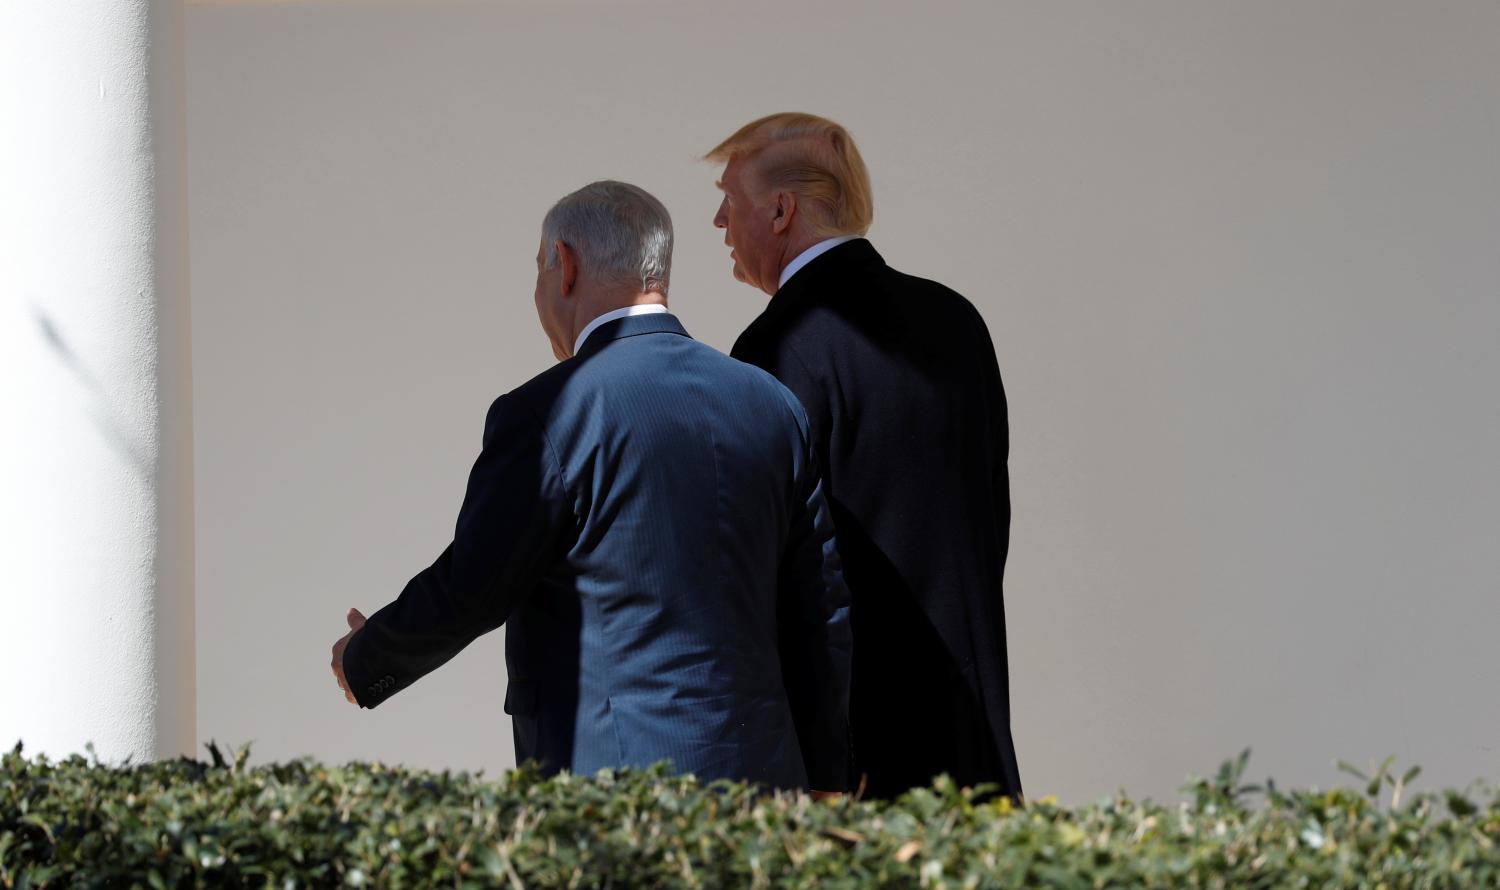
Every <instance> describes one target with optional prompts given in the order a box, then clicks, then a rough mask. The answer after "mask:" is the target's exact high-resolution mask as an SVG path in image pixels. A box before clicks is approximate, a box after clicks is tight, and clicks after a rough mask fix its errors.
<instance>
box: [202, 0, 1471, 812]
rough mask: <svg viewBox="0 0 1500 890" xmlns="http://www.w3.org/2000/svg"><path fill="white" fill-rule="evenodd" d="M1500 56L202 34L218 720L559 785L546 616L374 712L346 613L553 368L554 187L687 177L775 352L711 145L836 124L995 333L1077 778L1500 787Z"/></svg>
mask: <svg viewBox="0 0 1500 890" xmlns="http://www.w3.org/2000/svg"><path fill="white" fill-rule="evenodd" d="M1497 46H1500V5H1495V4H1492V3H1487V2H1475V3H1422V4H1414V3H1397V2H1328V3H1317V4H1292V3H1279V4H1259V3H1258V4H1248V3H1219V2H1211V3H1201V2H1186V0H1183V2H1140V3H1129V4H1116V3H1102V2H1101V3H1091V4H1082V3H1072V2H1063V3H1042V2H1037V3H1024V4H1014V3H988V2H986V3H973V4H966V5H943V4H925V3H924V4H905V3H899V4H893V3H865V2H830V3H817V4H804V3H783V2H761V3H755V4H737V5H733V6H729V5H721V4H708V3H697V2H666V0H660V2H658V0H636V2H627V3H603V2H582V0H580V2H568V3H555V4H554V3H539V2H537V3H488V4H468V5H451V6H450V5H434V4H420V5H413V6H411V7H406V8H403V7H402V6H400V5H382V6H362V5H359V4H334V5H323V6H320V5H311V6H304V5H270V6H263V5H257V6H245V7H236V6H212V7H199V8H193V9H190V10H189V16H188V52H189V71H188V73H189V154H190V212H191V245H192V285H193V299H194V307H193V334H194V354H193V367H194V373H195V380H194V400H195V402H194V415H195V418H196V442H195V446H196V461H197V464H196V471H197V517H198V518H197V523H198V563H197V571H198V585H197V586H198V605H197V623H198V629H199V643H198V653H199V655H198V672H199V675H198V695H199V707H198V715H199V717H198V720H199V723H198V726H199V734H200V737H201V740H203V741H206V740H208V739H209V738H217V739H219V740H220V741H222V742H231V743H237V742H243V741H249V740H254V741H255V744H256V748H255V753H256V755H257V759H268V758H284V757H290V756H295V755H299V754H304V753H306V754H314V755H317V756H320V757H324V758H330V759H333V760H344V759H348V758H356V757H359V758H378V759H381V760H384V761H387V762H406V763H410V764H416V765H424V766H433V767H454V768H471V769H472V768H478V767H486V768H488V769H489V770H490V771H492V772H493V771H494V770H497V769H500V768H503V767H505V766H508V765H509V764H510V763H511V762H512V757H513V753H512V747H511V742H510V728H509V724H508V722H507V719H506V718H505V716H504V715H503V714H502V713H501V711H500V704H501V701H502V698H503V693H504V687H505V675H504V665H503V660H502V641H501V634H500V633H496V634H494V635H492V636H490V637H486V638H483V639H481V640H479V641H478V642H477V643H476V644H474V645H473V646H471V647H470V648H469V649H468V650H467V651H466V652H465V653H464V654H463V655H461V656H460V657H459V658H457V659H456V660H455V661H453V662H452V663H450V664H449V665H448V666H446V667H445V668H443V669H442V670H440V671H439V672H437V673H436V674H433V675H431V676H429V677H428V678H426V679H424V680H423V681H422V682H421V683H420V684H418V685H417V686H416V687H414V688H412V689H410V690H408V691H406V692H403V693H402V694H401V695H399V696H398V697H396V698H395V699H393V700H392V701H391V702H389V703H388V704H386V705H384V706H382V707H381V708H379V709H378V710H376V711H373V712H367V711H357V710H356V709H354V708H352V707H350V706H349V705H347V704H345V703H344V702H343V700H342V698H341V697H340V696H339V694H338V692H337V691H336V689H335V688H334V685H333V683H332V680H331V678H330V676H329V673H328V667H327V663H328V662H327V655H328V647H329V646H330V644H331V643H332V642H333V640H334V639H335V638H336V637H337V636H338V635H339V634H340V633H341V632H342V615H343V612H344V609H345V608H346V607H348V606H350V605H357V606H359V607H361V608H363V609H365V610H366V611H371V610H374V609H375V608H377V607H379V606H380V605H382V604H383V603H385V602H387V601H388V600H389V599H391V598H392V597H394V596H395V594H396V593H397V592H398V591H399V590H400V589H401V587H402V585H403V584H404V583H405V581H406V579H407V578H408V577H410V576H411V575H412V574H413V573H414V572H416V571H418V570H419V569H421V568H422V567H424V566H425V565H427V563H428V562H429V561H430V560H431V559H432V558H434V557H435V556H436V555H437V554H438V552H439V551H441V550H442V548H443V547H444V546H445V544H446V543H447V541H448V540H449V538H450V536H451V533H452V525H453V520H454V518H455V516H456V513H457V508H458V504H459V500H460V498H461V496H462V491H463V485H464V480H465V478H466V476H467V472H468V469H469V465H470V463H471V461H472V460H473V458H474V456H475V454H476V453H477V449H478V445H479V436H480V430H481V426H482V423H483V417H484V412H485V409H486V407H487V406H488V404H489V402H490V400H491V399H492V398H494V397H495V396H496V395H498V394H499V393H501V392H504V391H506V390H507V389H509V388H511V387H513V386H515V385H517V384H519V383H521V382H522V381H524V380H526V379H527V378H529V377H530V376H532V375H533V374H535V373H537V372H538V371H540V370H542V369H543V368H545V367H546V366H547V365H548V364H549V363H550V362H551V356H550V352H549V350H548V348H547V346H546V342H545V340H544V338H543V337H542V335H541V334H540V332H539V329H538V327H537V324H536V320H535V316H534V313H533V310H532V306H531V300H530V294H531V288H532V283H533V276H534V266H533V258H534V255H535V251H536V246H537V237H538V230H539V224H540V220H541V217H542V214H543V213H544V212H545V211H546V209H547V207H548V206H549V204H550V203H551V202H552V201H553V200H554V199H556V198H557V197H559V196H560V195H562V194H563V193H565V192H566V191H569V190H571V189H572V188H574V187H576V186H578V185H580V184H582V183H584V182H586V181H589V180H592V179H596V178H602V177H614V178H621V179H626V180H629V181H631V182H635V183H637V184H639V185H641V186H643V187H645V188H647V189H649V190H651V191H652V192H654V193H655V194H657V195H658V196H659V197H660V198H662V200H663V201H664V202H665V203H666V204H667V206H668V207H669V208H670V209H671V210H672V212H673V214H674V217H675V220H676V224H677V228H678V241H677V252H676V260H677V262H676V268H675V270H674V276H673V292H672V304H673V306H674V308H675V310H676V311H677V312H678V313H679V314H680V316H681V317H682V318H683V320H684V321H685V323H686V325H687V326H688V329H689V330H690V331H692V332H693V333H694V334H696V335H697V336H698V337H699V339H702V340H704V341H706V342H707V343H709V344H712V345H714V346H716V347H719V348H720V349H726V350H727V349H728V348H729V346H730V344H731V343H732V342H733V339H734V337H735V335H736V334H737V333H738V332H739V331H740V330H741V329H742V328H743V327H744V326H745V325H746V324H747V323H748V322H749V321H750V319H751V318H753V317H754V315H755V314H756V313H757V312H758V311H759V309H760V307H762V306H763V305H764V297H763V296H761V295H760V294H759V293H758V292H755V291H752V290H750V289H749V288H747V287H745V286H743V285H739V284H736V283H735V282H733V281H732V280H731V278H730V277H729V262H728V258H727V250H726V248H724V246H723V244H722V242H721V239H720V236H719V233H717V232H716V231H714V230H713V229H712V228H711V226H710V220H711V218H712V216H713V213H714V210H715V207H716V204H717V200H718V198H717V193H716V192H715V190H714V188H713V185H712V183H713V180H714V178H715V175H716V173H717V172H718V171H717V170H716V169H715V168H713V167H711V166H708V165H704V164H701V163H698V162H697V161H695V156H696V155H697V154H701V153H702V152H703V151H704V150H706V149H707V148H709V147H710V146H711V145H713V144H714V143H715V142H716V141H717V140H718V139H719V138H721V137H722V136H724V135H726V134H727V133H728V132H730V131H731V130H732V129H733V128H735V127H737V126H738V125H739V124H741V123H744V122H745V121H746V120H748V119H750V118H752V117H755V116H758V115H761V114H764V113H767V112H771V111H777V110H783V109H789V108H790V109H804V110H810V111H815V112H818V113H822V114H826V115H828V116H831V117H834V118H836V119H838V120H840V121H842V122H844V123H845V124H846V125H848V126H849V127H850V129H851V130H852V131H853V132H854V134H855V136H856V138H857V139H858V140H859V142H860V145H861V147H862V149H863V150H864V153H865V156H866V159H867V161H868V162H869V165H870V167H871V169H872V171H873V175H874V185H875V189H876V222H875V226H874V228H873V230H872V231H871V238H872V240H873V241H874V243H875V245H876V246H877V247H878V248H879V249H880V250H881V251H882V252H883V253H884V254H885V256H886V258H887V259H888V260H889V261H890V262H891V263H892V265H894V266H896V267H897V268H899V269H902V270H904V271H908V272H911V273H915V274H919V275H923V276H926V277H932V278H936V279H939V280H941V281H943V282H944V283H946V284H948V285H950V286H952V287H954V288H956V289H957V290H959V291H960V292H962V293H964V294H966V295H967V296H968V297H969V298H970V299H972V300H973V301H974V302H975V304H976V305H977V306H978V307H979V308H980V310H981V311H982V312H983V314H984V317H985V319H986V320H987V322H988V324H989V326H990V329H991V331H992V332H993V334H994V339H995V342H996V346H997V350H998V352H999V358H1000V365H1001V369H1002V372H1003V374H1004V378H1005V382H1006V386H1007V389H1008V392H1009V396H1010V407H1011V421H1012V453H1011V469H1012V479H1013V497H1014V502H1015V520H1014V525H1013V530H1012V547H1011V553H1012V556H1011V562H1010V567H1009V570H1008V573H1007V578H1006V604H1007V610H1008V617H1009V622H1010V644H1011V669H1012V695H1013V707H1014V715H1015V718H1014V731H1015V735H1016V740H1017V744H1018V747H1019V751H1020V757H1021V770H1022V775H1023V778H1024V779H1025V782H1026V786H1027V790H1028V791H1029V792H1030V793H1032V794H1033V795H1040V794H1045V793H1049V792H1051V793H1056V794H1058V795H1060V796H1061V797H1062V798H1063V799H1064V800H1065V801H1080V800H1085V799H1090V798H1093V797H1096V796H1099V795H1103V794H1107V793H1109V792H1111V791H1113V790H1114V789H1116V788H1120V787H1124V788H1126V789H1129V790H1130V791H1132V792H1134V793H1136V794H1145V795H1153V796H1156V797H1158V798H1171V797H1173V796H1175V794H1176V789H1177V787H1178V786H1179V784H1180V783H1181V781H1182V780H1183V778H1184V776H1185V775H1186V774H1187V773H1188V772H1199V773H1202V772H1206V771H1209V770H1212V769H1213V768H1215V767H1216V766H1217V764H1218V763H1219V761H1220V760H1221V759H1223V758H1224V757H1227V756H1230V755H1232V754H1234V753H1236V752H1238V751H1239V750H1240V749H1241V748H1243V747H1245V746H1252V747H1253V748H1254V750H1255V755H1254V758H1253V760H1252V767H1251V772H1252V774H1254V775H1255V776H1257V777H1259V776H1264V775H1266V774H1267V773H1271V774H1274V775H1275V776H1276V778H1277V779H1278V781H1280V782H1283V783H1320V784H1327V783H1329V782H1331V781H1334V780H1335V779H1336V775H1337V774H1336V773H1335V771H1334V769H1333V767H1332V761H1333V759H1334V758H1337V757H1342V758H1346V759H1349V760H1354V761H1367V760H1369V759H1371V758H1379V757H1383V756H1384V755H1387V754H1395V755H1397V756H1398V757H1399V758H1400V759H1401V761H1402V762H1403V763H1413V762H1417V763H1421V764H1422V765H1423V766H1424V767H1425V768H1426V775H1425V777H1424V779H1423V780H1422V781H1423V782H1424V783H1425V784H1427V785H1433V784H1441V783H1460V784H1461V783H1464V782H1467V781H1468V780H1470V779H1473V778H1476V777H1478V776H1481V775H1484V776H1488V777H1489V778H1491V779H1495V778H1497V777H1500V710H1497V709H1496V708H1495V707H1494V706H1493V701H1494V696H1495V690H1496V689H1497V688H1500V659H1497V658H1496V657H1495V655H1494V647H1495V638H1496V637H1495V634H1496V628H1497V627H1500V580H1497V579H1500V555H1497V554H1500V547H1496V546H1495V543H1496V541H1497V540H1500V508H1497V504H1500V471H1497V469H1496V465H1495V456H1496V455H1497V454H1500V408H1497V405H1500V401H1497V399H1496V398H1495V394H1494V388H1495V384H1496V381H1497V380H1500V351H1497V349H1496V345H1495V343H1496V336H1497V334H1500V163H1497V158H1500V53H1497V52H1496V50H1495V48H1496V47H1497ZM933 508H934V509H942V505H941V504H934V505H933ZM891 707H892V708H900V707H901V702H899V701H892V702H891ZM935 731H936V730H935Z"/></svg>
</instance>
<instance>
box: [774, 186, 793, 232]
mask: <svg viewBox="0 0 1500 890" xmlns="http://www.w3.org/2000/svg"><path fill="white" fill-rule="evenodd" d="M796 216H797V196H796V195H794V194H792V193H791V192H777V193H776V215H775V216H773V217H771V234H773V235H784V234H786V230H787V229H790V228H791V227H792V219H793V218H795V217H796Z"/></svg>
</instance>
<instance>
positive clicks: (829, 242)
mask: <svg viewBox="0 0 1500 890" xmlns="http://www.w3.org/2000/svg"><path fill="white" fill-rule="evenodd" d="M858 237H859V236H858V235H839V236H838V237H836V238H826V239H824V240H822V241H819V242H818V243H817V244H814V245H813V246H812V247H809V248H808V249H806V250H804V251H802V252H801V253H799V254H797V258H796V259H794V260H792V261H791V262H790V263H787V264H786V268H785V269H782V270H781V280H780V281H778V282H777V283H776V289H777V290H781V289H782V288H784V287H786V283H787V282H788V281H790V280H791V278H792V276H793V275H796V274H797V272H798V271H800V270H801V269H802V267H803V266H805V265H807V264H808V263H810V262H812V261H813V260H815V259H817V258H818V257H820V256H822V255H823V254H825V253H827V252H828V251H830V250H832V249H834V248H835V247H838V246H839V245H840V244H843V243H844V242H845V241H853V240H854V239H855V238H858Z"/></svg>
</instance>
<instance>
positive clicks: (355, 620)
mask: <svg viewBox="0 0 1500 890" xmlns="http://www.w3.org/2000/svg"><path fill="white" fill-rule="evenodd" d="M344 619H345V620H346V621H348V622H349V629H350V630H359V629H360V628H361V627H364V626H365V616H364V615H363V614H362V613H361V612H360V611H359V610H358V609H350V610H349V614H348V615H345V616H344Z"/></svg>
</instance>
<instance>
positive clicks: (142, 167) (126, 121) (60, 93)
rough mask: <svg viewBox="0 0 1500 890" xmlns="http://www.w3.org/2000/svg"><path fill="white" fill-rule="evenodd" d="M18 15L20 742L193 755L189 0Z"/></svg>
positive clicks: (0, 145) (15, 283) (12, 700)
mask: <svg viewBox="0 0 1500 890" xmlns="http://www.w3.org/2000/svg"><path fill="white" fill-rule="evenodd" d="M0 7H3V8H0V130H3V134H0V746H4V747H5V748H9V747H10V746H11V745H14V744H15V742H16V741H17V740H21V741H24V743H25V745H26V748H27V750H28V751H31V752H38V751H44V752H46V753H48V754H49V755H53V756H62V755H66V754H69V753H72V752H75V751H80V750H82V749H83V746H84V745H85V744H86V743H88V742H93V743H94V744H95V747H96V748H97V750H98V752H99V754H100V756H102V757H104V758H106V759H110V760H118V759H121V758H124V757H126V756H127V755H128V756H133V757H134V758H136V759H137V760H140V759H143V758H159V757H166V756H172V755H176V754H178V753H188V752H191V751H192V750H193V749H194V748H195V747H196V738H195V737H196V726H195V721H196V713H195V704H196V702H195V696H196V683H195V676H194V671H195V665H194V645H193V638H194V617H193V448H192V444H193V439H192V388H191V348H190V342H189V337H190V324H189V304H188V286H187V243H186V238H187V215H186V208H185V201H186V173H187V171H186V157H185V134H184V123H185V122H184V111H185V108H184V106H185V94H184V91H183V72H184V58H183V20H182V17H183V13H182V0H4V2H3V3H0Z"/></svg>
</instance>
